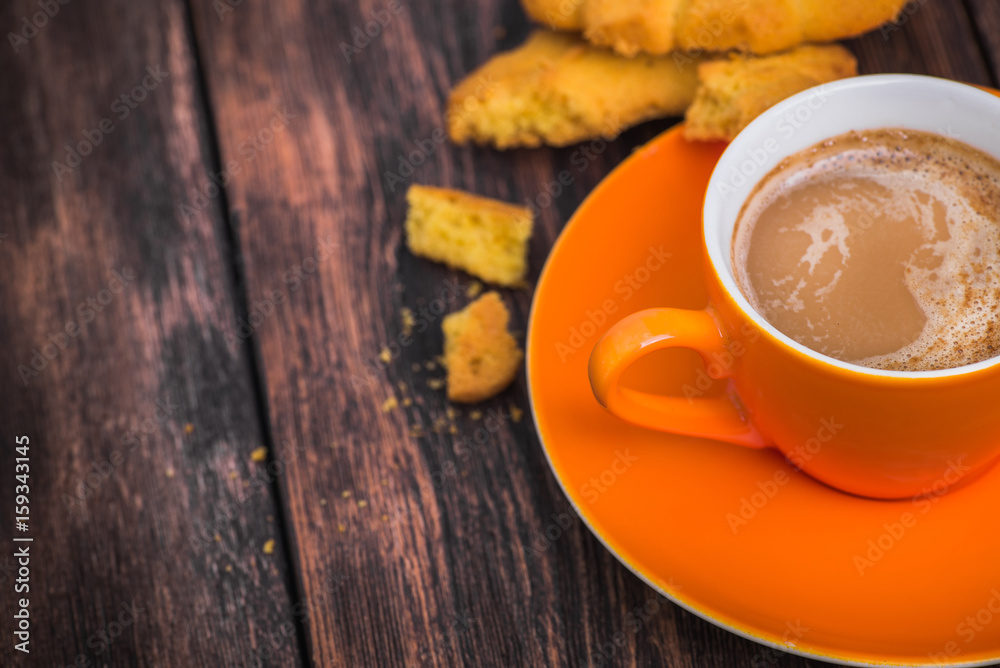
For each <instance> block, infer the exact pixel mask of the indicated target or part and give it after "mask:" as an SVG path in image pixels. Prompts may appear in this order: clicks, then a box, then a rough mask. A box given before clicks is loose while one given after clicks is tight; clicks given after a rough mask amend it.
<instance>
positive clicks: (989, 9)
mask: <svg viewBox="0 0 1000 668" xmlns="http://www.w3.org/2000/svg"><path fill="white" fill-rule="evenodd" d="M966 5H967V6H968V8H969V16H970V17H971V19H972V26H973V28H974V29H975V36H976V38H977V39H978V41H979V46H980V47H981V48H982V50H983V51H984V53H985V56H986V60H987V62H989V64H990V67H991V69H992V71H993V77H992V79H991V81H990V83H991V85H993V86H994V87H995V86H997V84H998V82H1000V5H998V4H997V3H996V2H991V0H966Z"/></svg>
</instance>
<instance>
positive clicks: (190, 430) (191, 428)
mask: <svg viewBox="0 0 1000 668" xmlns="http://www.w3.org/2000/svg"><path fill="white" fill-rule="evenodd" d="M184 433H185V434H193V433H194V425H193V424H191V423H190V422H188V423H187V424H186V425H184Z"/></svg>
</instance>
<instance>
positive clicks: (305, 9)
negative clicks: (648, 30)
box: [193, 0, 987, 666]
mask: <svg viewBox="0 0 1000 668" xmlns="http://www.w3.org/2000/svg"><path fill="white" fill-rule="evenodd" d="M232 4H233V5H234V6H232V7H231V9H232V11H228V10H223V11H222V12H221V13H220V12H219V11H217V8H218V4H217V3H213V2H211V1H210V0H197V1H196V2H194V3H193V6H194V7H195V12H194V13H195V23H196V27H197V35H198V41H199V44H200V45H201V52H202V53H203V62H204V67H205V70H206V76H207V83H208V88H209V91H210V98H211V100H212V102H213V107H214V109H215V113H216V117H217V118H218V119H219V124H218V131H219V137H220V145H221V153H222V159H223V162H229V161H233V162H234V164H235V165H236V166H238V167H239V168H240V173H239V174H238V175H236V176H235V177H234V179H233V182H232V184H231V185H230V186H229V188H228V190H227V194H228V197H229V203H230V206H231V212H230V213H231V215H232V216H233V217H234V219H235V220H237V221H238V225H239V243H240V246H241V248H242V251H243V253H244V262H245V267H246V272H247V284H248V293H249V296H250V299H251V300H259V301H261V303H262V304H263V300H264V299H265V296H267V295H274V293H275V291H277V295H276V296H277V297H280V299H281V301H282V304H280V305H278V306H276V307H275V313H276V314H277V315H276V316H275V317H270V318H267V319H265V320H264V321H263V322H262V323H261V324H260V326H259V327H256V328H255V329H254V332H253V335H252V337H250V342H251V344H252V345H254V346H256V347H257V348H258V349H259V351H260V353H259V357H260V359H261V360H262V364H263V367H264V374H265V376H266V381H267V382H266V394H267V403H268V413H269V420H270V423H271V424H272V426H273V430H274V436H275V438H276V440H278V441H279V442H280V441H288V442H304V443H308V444H310V449H309V450H308V451H306V452H304V453H289V452H279V453H278V454H279V456H282V457H284V458H286V459H287V460H288V461H289V469H288V474H287V475H286V476H284V477H283V479H282V480H281V481H280V485H281V489H282V493H283V498H284V501H285V503H286V508H287V510H288V513H289V521H290V523H291V526H292V527H293V528H294V531H293V541H294V553H295V558H296V559H297V567H298V569H299V575H300V577H301V590H302V592H301V596H302V600H303V602H304V603H305V604H306V606H307V609H308V611H309V627H308V630H307V632H308V636H309V645H310V647H309V649H310V653H311V657H312V660H313V662H314V664H315V665H323V666H328V665H333V666H359V665H417V666H421V665H427V666H431V665H433V666H452V665H474V666H486V665H629V666H645V665H671V666H731V665H741V666H742V665H754V666H770V665H781V666H806V665H814V666H819V665H821V664H819V663H818V662H808V661H805V660H803V659H800V658H797V657H791V656H787V655H784V654H781V653H778V652H773V651H770V650H766V649H764V648H762V647H760V646H758V645H756V644H754V643H751V642H748V641H745V640H742V639H740V638H737V637H736V636H733V635H732V634H729V633H727V632H725V631H722V630H720V629H718V628H716V627H714V626H712V625H711V624H708V623H706V622H704V621H702V620H700V619H698V618H697V617H695V616H693V615H691V614H688V613H686V612H684V611H683V610H681V609H679V608H677V607H676V606H673V605H672V604H670V603H668V602H666V601H665V600H663V599H660V598H658V597H657V596H656V595H655V594H653V592H652V591H651V590H649V589H648V588H647V587H646V586H645V585H643V584H642V583H641V582H640V581H639V580H637V579H636V578H635V577H634V576H632V575H631V574H630V573H629V572H628V571H627V570H626V569H625V568H624V567H622V566H621V565H619V564H618V562H617V561H616V560H615V559H614V558H613V557H612V556H611V555H610V554H609V553H608V552H607V551H606V550H605V549H604V548H603V547H602V546H601V544H600V543H599V542H598V541H597V540H596V539H594V538H593V537H592V536H591V535H590V534H589V533H588V531H587V530H586V529H585V528H584V527H583V526H582V525H581V523H580V522H579V521H577V520H576V519H575V518H573V517H572V511H571V509H570V508H569V506H568V504H567V502H566V500H565V498H564V497H563V495H562V493H561V491H560V490H559V488H558V486H557V484H556V482H555V480H554V479H553V478H552V476H551V475H550V473H549V472H548V469H547V466H546V464H545V459H544V457H543V455H542V452H541V449H540V447H539V445H538V442H537V439H536V437H535V435H534V432H533V429H532V427H531V423H530V419H527V418H526V419H525V420H523V421H521V422H515V421H514V420H513V419H509V418H506V417H505V418H502V419H501V420H500V421H499V425H500V426H499V429H496V430H495V431H494V432H493V433H492V434H489V435H488V438H487V440H486V443H485V444H483V446H482V447H472V448H470V447H467V446H466V445H465V443H466V439H468V438H470V437H473V436H474V435H475V433H476V429H477V428H480V427H482V425H483V424H484V422H483V421H482V419H480V420H476V419H474V418H473V417H472V416H471V414H470V412H469V411H468V410H467V409H463V410H462V415H461V416H458V417H457V418H456V419H455V420H454V424H455V426H456V432H457V433H455V434H452V433H450V429H449V427H450V426H451V422H450V421H449V418H448V413H447V410H448V407H449V406H448V404H447V402H446V401H445V400H444V398H443V395H442V393H441V392H440V391H434V390H432V389H430V388H429V387H428V385H427V380H428V379H432V378H439V377H440V376H441V375H442V374H441V372H440V370H439V369H433V370H428V369H427V367H426V363H427V362H428V361H431V360H433V358H434V356H436V355H437V354H439V352H440V350H441V334H440V331H439V323H440V316H438V315H431V316H429V317H427V318H425V319H426V321H427V322H428V323H429V327H428V328H427V329H426V331H420V332H418V333H416V334H415V335H414V337H413V340H412V342H410V343H409V345H405V346H399V347H393V345H392V344H393V341H395V339H396V337H397V336H398V334H399V333H400V332H401V331H402V320H401V317H400V314H399V310H400V309H401V308H402V307H407V308H411V309H413V310H414V311H418V312H419V309H421V308H423V307H427V308H430V309H435V308H436V307H437V306H438V305H437V304H435V303H434V302H435V300H437V299H441V298H442V297H444V296H447V295H448V294H449V290H452V289H453V288H452V287H451V286H452V285H454V284H456V283H457V284H459V285H464V284H466V283H467V280H468V279H467V278H466V277H465V276H463V275H462V274H459V273H456V272H451V271H448V270H447V269H445V268H442V267H438V266H435V265H432V264H430V263H428V262H425V261H423V260H419V259H417V258H414V257H412V256H410V255H409V254H408V253H407V252H406V250H405V248H404V245H403V234H402V220H403V218H404V215H405V202H404V191H405V186H406V185H407V184H408V183H411V182H420V183H428V184H440V185H447V186H452V187H460V188H466V189H468V190H471V191H474V192H478V193H481V194H485V195H491V196H496V197H500V198H503V199H506V200H509V201H513V202H524V201H533V200H534V201H537V197H538V195H539V194H540V193H542V192H544V189H545V187H546V184H549V183H552V182H554V180H555V175H556V174H558V173H559V172H560V171H561V170H563V169H567V168H570V167H571V166H572V163H571V160H572V158H573V155H574V151H575V150H576V148H568V149H563V150H549V149H540V150H535V151H511V152H507V153H498V152H495V151H491V150H488V149H479V148H457V147H453V146H451V145H448V144H438V143H435V142H434V141H433V138H434V137H435V136H436V135H435V133H436V132H437V131H439V129H440V128H441V123H442V121H441V119H442V114H443V110H444V102H443V101H444V99H445V97H446V95H447V92H448V90H449V88H450V87H451V86H452V85H453V84H454V83H455V82H456V81H457V80H458V79H460V78H461V77H462V76H463V75H464V74H466V73H467V72H469V71H470V70H472V69H473V68H474V67H475V66H476V65H478V64H479V63H481V62H483V61H484V60H485V59H486V58H488V57H489V56H490V55H491V54H493V53H495V52H496V51H497V50H500V49H503V48H509V47H511V46H513V45H515V44H517V43H518V42H519V41H521V40H522V39H523V38H524V37H525V35H526V34H527V31H528V25H527V23H526V21H525V19H524V17H523V14H522V12H521V10H520V8H519V7H518V5H517V3H516V2H515V1H514V0H504V1H502V2H501V1H499V0H493V1H484V2H481V3H477V4H469V3H462V2H439V3H436V4H435V5H434V6H433V7H428V6H425V5H421V6H417V5H415V4H410V3H405V2H402V3H394V2H385V3H382V2H361V3H349V2H336V3H321V2H310V1H309V0H286V1H285V2H272V3H242V4H236V3H232ZM379 19H381V22H380V21H379ZM366 27H367V28H368V30H369V31H370V33H371V36H369V37H366V36H364V31H365V30H366ZM359 35H360V37H358V36H359ZM355 37H358V42H357V43H356V44H353V42H354V39H355ZM949 39H959V41H958V44H961V45H968V44H971V41H970V40H971V31H970V28H969V23H968V21H967V18H966V16H965V15H964V14H963V13H962V12H961V11H959V12H955V11H954V8H946V7H939V6H936V5H934V4H933V3H931V4H928V5H927V6H926V7H924V8H923V9H922V10H921V12H919V13H918V14H916V15H915V16H913V17H911V18H910V19H909V20H908V21H907V22H906V23H902V24H901V25H900V26H899V30H898V31H893V32H892V33H891V34H890V36H889V39H883V37H882V36H881V35H880V34H878V33H875V34H874V35H871V36H868V37H866V38H863V39H860V40H856V41H854V42H852V47H853V48H854V49H855V50H856V52H857V53H858V54H859V56H860V58H861V61H862V67H863V69H864V70H865V71H869V72H871V71H913V72H931V73H935V74H940V75H945V76H952V77H956V78H961V79H966V80H970V81H985V80H986V78H987V74H986V70H985V68H984V66H983V63H982V61H981V59H980V58H979V56H978V53H977V52H976V51H975V50H974V49H973V48H972V47H968V48H965V49H963V48H956V47H955V45H954V43H953V42H948V41H946V40H949ZM352 46H356V47H357V48H358V51H357V52H355V51H353V50H352V49H351V47H352ZM345 49H346V50H347V51H350V53H349V54H346V55H345ZM348 56H349V58H348ZM280 109H287V110H288V111H289V112H290V114H291V117H290V118H289V120H288V121H287V124H285V125H284V126H283V127H282V128H281V132H278V133H276V134H275V135H274V137H273V138H270V140H269V141H268V142H267V143H264V142H263V141H261V142H260V143H261V144H262V145H261V147H260V150H259V151H256V152H254V154H253V155H254V160H253V161H249V160H248V159H247V158H246V157H245V156H244V155H243V152H242V150H241V146H243V147H245V146H246V145H247V144H246V143H247V142H248V141H250V142H252V141H253V138H255V137H256V138H259V139H261V140H262V139H263V138H266V136H265V137H262V135H261V133H262V132H264V130H265V129H266V128H267V127H268V126H269V124H270V123H271V122H272V119H274V118H276V117H275V113H276V110H280ZM669 125H670V122H669V121H661V122H657V123H650V124H647V125H645V126H643V127H640V128H637V129H634V130H631V131H629V132H626V133H625V134H624V135H623V137H622V138H621V139H619V140H618V141H615V142H613V143H611V144H610V145H609V146H608V147H607V149H606V150H604V151H602V152H600V153H599V154H598V155H595V156H594V159H593V160H592V161H591V162H590V164H589V166H588V168H587V169H586V171H585V172H583V173H582V174H580V175H579V177H578V178H577V179H576V180H575V182H574V183H573V184H572V185H571V186H570V187H568V188H566V189H564V191H563V192H562V193H561V194H560V195H559V196H557V197H556V198H555V201H554V203H553V204H552V205H550V206H547V207H543V209H542V211H541V215H540V219H539V222H538V227H537V232H536V236H535V238H534V239H533V240H532V249H531V263H532V279H537V276H538V272H539V270H540V269H541V267H542V264H543V262H544V259H545V257H546V255H547V253H548V251H549V249H550V248H551V245H552V243H553V241H554V239H555V238H556V236H557V235H558V232H559V230H560V229H561V228H562V225H563V224H564V223H565V221H566V220H567V219H568V217H569V216H570V215H571V213H572V212H573V210H574V209H575V207H576V206H577V205H578V204H579V203H580V201H581V200H582V198H583V197H584V196H585V195H586V194H587V193H588V192H589V191H590V190H591V189H592V188H593V186H594V185H595V184H596V183H597V182H598V181H599V180H600V179H601V178H602V177H603V176H604V175H606V174H607V172H608V171H609V170H610V169H611V168H613V167H614V166H615V165H616V164H618V163H619V162H620V161H621V160H622V159H623V158H624V157H625V156H627V155H628V154H629V152H630V151H631V150H632V149H633V148H634V147H636V146H638V145H640V144H642V143H643V142H645V141H647V140H648V139H650V138H651V137H653V136H655V135H656V134H657V133H658V132H660V131H662V130H663V129H665V128H666V127H668V126H669ZM437 136H440V135H439V134H438V135H437ZM431 149H433V150H431ZM415 151H420V152H422V153H423V155H421V154H420V153H416V154H414V152H415ZM411 154H413V155H414V156H415V157H413V158H412V160H411V158H410V156H411ZM401 162H404V163H405V162H410V165H409V166H408V167H407V168H406V172H405V173H403V174H402V176H403V179H404V181H405V183H404V184H403V185H394V184H393V183H392V182H391V181H390V180H389V179H387V177H386V174H387V173H394V172H395V173H397V174H398V173H399V170H400V167H401ZM415 163H419V164H415ZM323 239H329V240H330V243H331V244H336V246H335V247H334V248H333V250H332V251H330V253H329V255H325V254H324V259H322V260H319V261H316V262H311V263H310V264H309V267H310V271H309V272H305V273H303V274H302V275H301V277H300V278H295V279H293V280H289V278H288V277H289V276H293V277H294V276H295V274H294V272H295V270H296V268H297V267H299V268H302V267H304V266H305V263H306V261H307V260H308V259H309V258H310V257H318V256H317V255H316V253H315V251H314V248H315V247H316V246H317V243H318V242H319V241H320V240H323ZM289 272H293V273H292V274H289ZM293 288H294V289H293ZM458 294H459V295H460V296H459V297H458V298H457V299H456V300H455V303H454V304H453V305H450V306H448V308H449V309H451V308H454V307H457V306H460V305H462V304H464V303H466V302H467V301H468V299H467V297H466V296H465V295H464V291H463V290H462V289H461V288H460V289H459V290H458ZM504 297H505V299H506V300H507V302H508V304H509V305H511V306H512V307H513V309H514V321H515V322H514V328H515V329H519V330H521V331H523V330H524V328H525V325H526V319H527V315H528V307H529V303H530V298H531V295H530V292H529V291H519V292H518V291H505V292H504ZM432 312H437V311H432ZM419 329H420V328H419V327H418V330H419ZM383 349H387V350H388V357H389V361H388V362H383V361H382V360H380V352H381V351H382V350H383ZM388 398H395V399H396V400H397V401H398V402H399V405H398V407H396V408H394V409H389V410H387V411H383V410H382V407H383V402H385V401H386V399H388ZM407 399H409V400H410V402H412V403H409V405H407V403H408V402H407V401H406V400H407ZM509 404H514V405H516V406H518V407H520V408H522V409H526V408H527V400H526V394H525V385H524V379H523V377H522V378H521V379H520V380H519V381H518V383H517V384H516V385H515V387H514V388H513V389H512V390H510V391H508V392H507V393H505V394H504V395H502V396H501V397H499V398H497V399H495V400H492V401H489V402H486V403H485V404H484V405H483V406H482V407H481V409H482V410H483V412H484V413H489V411H505V410H507V409H508V406H509ZM435 426H438V427H439V428H437V429H435ZM324 501H325V502H326V503H325V504H324ZM362 501H364V504H363V505H362V503H361V502H362ZM561 524H565V526H560V525H561ZM552 527H558V531H557V532H558V533H559V537H558V538H557V539H556V540H554V541H552V542H551V543H550V544H546V543H545V539H539V537H540V536H544V534H545V531H546V530H547V529H550V528H552ZM539 545H542V546H544V549H538V546H539ZM536 551H537V554H536ZM331 578H333V580H331ZM331 582H335V583H336V587H337V592H338V593H337V595H336V596H329V595H327V591H328V588H329V586H330V584H331ZM646 605H648V606H649V607H650V608H653V609H655V614H651V615H649V619H648V620H647V621H646V622H645V623H644V624H643V626H642V628H641V630H640V631H639V632H637V633H633V632H632V631H631V629H630V628H629V627H627V626H626V620H627V618H628V615H629V613H630V612H632V611H633V610H635V609H636V608H640V609H641V608H642V607H643V606H646ZM619 632H620V633H622V636H623V637H624V644H623V645H621V646H618V645H615V644H614V642H613V639H614V638H615V637H616V634H617V633H619ZM609 643H610V645H609Z"/></svg>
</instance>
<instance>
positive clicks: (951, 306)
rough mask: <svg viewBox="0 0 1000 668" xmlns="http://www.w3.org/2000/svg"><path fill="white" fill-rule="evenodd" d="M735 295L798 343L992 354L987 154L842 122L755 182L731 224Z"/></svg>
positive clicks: (995, 276) (855, 353) (993, 194)
mask: <svg viewBox="0 0 1000 668" xmlns="http://www.w3.org/2000/svg"><path fill="white" fill-rule="evenodd" d="M732 261H733V269H734V273H735V274H736V279H737V282H738V284H739V286H740V289H741V290H742V292H743V294H744V295H745V296H746V297H747V299H748V300H749V301H750V304H751V305H752V306H753V307H754V309H755V310H756V311H757V312H758V313H760V314H761V315H762V316H763V317H764V318H765V319H766V320H767V321H768V322H769V323H771V324H772V325H773V326H774V327H776V328H777V329H778V330H780V331H781V332H783V333H785V334H786V335H788V336H790V337H791V338H793V339H795V340H796V341H798V342H799V343H801V344H802V345H804V346H807V347H808V348H811V349H813V350H815V351H817V352H820V353H823V354H825V355H829V356H831V357H836V358H838V359H841V360H845V361H848V362H852V363H855V364H860V365H863V366H867V367H872V368H878V369H892V370H901V371H927V370H934V369H947V368H953V367H958V366H963V365H966V364H972V363H975V362H979V361H982V360H985V359H989V358H991V357H994V356H996V355H998V354H1000V162H998V161H997V160H996V159H995V158H993V157H991V156H989V155H986V154H985V153H983V152H981V151H978V150H977V149H974V148H972V147H971V146H968V145H966V144H964V143H962V142H960V141H957V140H955V139H951V138H946V137H943V136H940V135H936V134H932V133H927V132H918V131H913V130H903V129H881V130H869V131H864V132H850V133H847V134H844V135H840V136H838V137H835V138H833V139H830V140H828V141H825V142H823V143H821V144H818V145H816V146H813V147H812V148H809V149H807V150H805V151H801V152H799V153H797V154H795V155H793V156H791V157H789V158H786V159H785V160H784V161H783V162H782V163H781V164H779V165H778V166H777V167H776V168H775V169H773V170H772V171H771V172H770V173H769V174H768V175H767V176H765V177H764V178H763V179H762V180H761V182H760V183H759V184H758V185H757V187H756V188H755V189H754V191H753V192H752V193H751V195H750V197H749V198H748V199H747V201H746V203H745V204H744V205H743V209H742V210H741V212H740V215H739V218H738V220H737V224H736V229H735V230H734V233H733V246H732Z"/></svg>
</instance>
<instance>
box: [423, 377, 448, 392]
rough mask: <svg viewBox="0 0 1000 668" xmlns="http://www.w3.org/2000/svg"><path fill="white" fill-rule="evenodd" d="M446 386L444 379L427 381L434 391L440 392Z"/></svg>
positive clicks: (429, 379)
mask: <svg viewBox="0 0 1000 668" xmlns="http://www.w3.org/2000/svg"><path fill="white" fill-rule="evenodd" d="M444 384H445V380H444V378H428V379H427V387H429V388H431V389H432V390H440V389H441V388H443V387H444Z"/></svg>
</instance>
